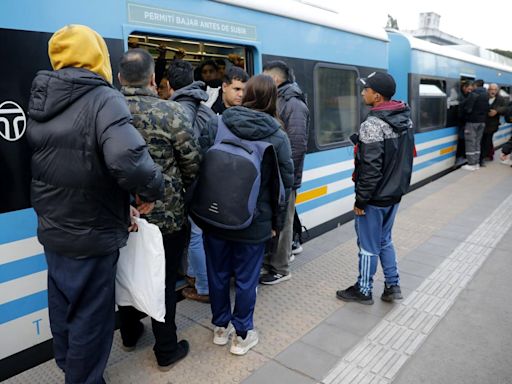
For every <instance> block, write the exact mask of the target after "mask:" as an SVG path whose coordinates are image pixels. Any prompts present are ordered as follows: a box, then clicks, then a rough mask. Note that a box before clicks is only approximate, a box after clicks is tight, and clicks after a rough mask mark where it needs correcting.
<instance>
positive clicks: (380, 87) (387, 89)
mask: <svg viewBox="0 0 512 384" xmlns="http://www.w3.org/2000/svg"><path fill="white" fill-rule="evenodd" d="M359 81H360V82H361V83H362V84H363V87H364V88H371V89H373V90H374V91H375V92H377V93H380V94H381V95H382V96H384V97H387V98H391V97H393V95H394V94H395V91H396V83H395V80H394V79H393V77H392V76H391V75H390V74H388V73H385V72H372V73H370V74H369V75H368V77H364V78H362V79H359Z"/></svg>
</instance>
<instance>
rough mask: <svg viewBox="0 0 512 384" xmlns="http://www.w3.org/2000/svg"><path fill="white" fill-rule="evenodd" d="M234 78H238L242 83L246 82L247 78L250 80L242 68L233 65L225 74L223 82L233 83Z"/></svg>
mask: <svg viewBox="0 0 512 384" xmlns="http://www.w3.org/2000/svg"><path fill="white" fill-rule="evenodd" d="M233 80H238V81H241V82H242V83H245V82H247V80H249V75H248V74H247V72H245V71H244V70H243V69H242V68H239V67H236V66H234V65H233V66H232V67H231V68H229V69H228V71H227V72H226V74H225V75H224V79H223V82H224V83H226V84H231V83H232V82H233Z"/></svg>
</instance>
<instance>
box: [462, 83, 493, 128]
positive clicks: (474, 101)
mask: <svg viewBox="0 0 512 384" xmlns="http://www.w3.org/2000/svg"><path fill="white" fill-rule="evenodd" d="M463 111H464V116H465V118H464V120H465V121H466V123H485V119H486V118H487V112H489V94H488V93H487V90H486V89H485V88H484V87H478V88H476V89H475V90H473V92H471V93H470V94H469V95H468V97H467V98H466V99H465V100H464V104H463Z"/></svg>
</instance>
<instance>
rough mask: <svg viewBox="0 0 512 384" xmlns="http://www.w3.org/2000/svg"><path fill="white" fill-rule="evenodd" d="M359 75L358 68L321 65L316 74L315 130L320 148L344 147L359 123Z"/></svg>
mask: <svg viewBox="0 0 512 384" xmlns="http://www.w3.org/2000/svg"><path fill="white" fill-rule="evenodd" d="M357 78H358V73H357V70H356V69H355V68H348V67H341V66H336V65H329V64H318V65H317V66H316V67H315V70H314V89H315V129H316V142H317V144H318V145H319V146H321V147H323V146H332V145H334V144H337V143H342V142H344V141H346V140H348V138H349V137H350V135H351V134H352V133H354V132H355V131H356V129H357V124H358V121H359V118H358V116H359V90H358V86H357Z"/></svg>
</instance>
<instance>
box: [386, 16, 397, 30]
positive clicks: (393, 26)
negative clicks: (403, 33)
mask: <svg viewBox="0 0 512 384" xmlns="http://www.w3.org/2000/svg"><path fill="white" fill-rule="evenodd" d="M386 28H390V29H396V30H397V31H398V30H399V29H400V28H398V21H397V20H396V19H395V18H394V17H393V16H391V15H388V22H387V23H386Z"/></svg>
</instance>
